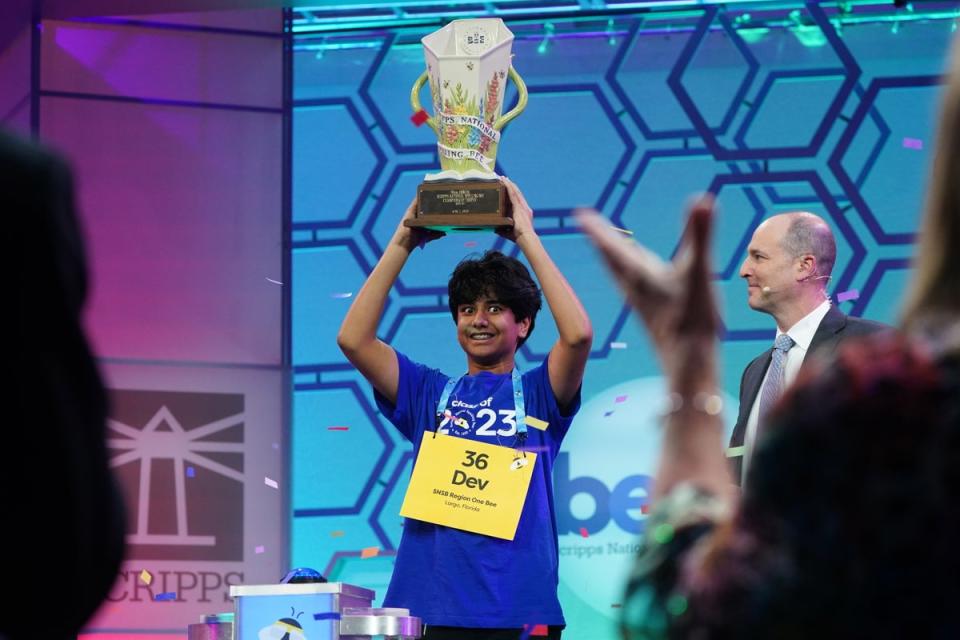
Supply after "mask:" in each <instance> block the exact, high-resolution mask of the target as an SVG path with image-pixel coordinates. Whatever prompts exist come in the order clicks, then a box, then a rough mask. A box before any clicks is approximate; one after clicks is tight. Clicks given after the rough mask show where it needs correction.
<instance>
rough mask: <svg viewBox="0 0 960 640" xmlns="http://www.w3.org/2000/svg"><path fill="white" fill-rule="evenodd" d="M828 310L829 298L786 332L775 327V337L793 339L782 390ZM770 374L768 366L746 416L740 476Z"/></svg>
mask: <svg viewBox="0 0 960 640" xmlns="http://www.w3.org/2000/svg"><path fill="white" fill-rule="evenodd" d="M829 310H830V300H829V299H827V300H824V301H823V302H821V303H820V306H818V307H817V308H816V309H814V310H813V311H811V312H810V313H808V314H807V315H805V316H804V317H803V318H801V319H800V320H799V321H798V322H797V323H796V324H795V325H793V326H792V327H790V328H789V329H787V331H786V332H783V331H781V330H780V328H779V327H778V328H777V337H779V336H780V334H782V333H786V334H787V335H788V336H790V338H791V339H792V340H793V343H794V344H793V347H791V348H790V350H789V351H787V357H786V361H785V362H784V363H783V390H784V391H786V389H787V387H789V386H790V385H791V384H792V383H793V381H794V380H796V379H797V374H798V373H800V365H802V364H803V359H804V358H806V357H807V350H808V349H809V348H810V342H812V341H813V334H815V333H816V332H817V329H818V328H819V327H820V323H821V322H822V321H823V318H824V316H826V315H827V311H829ZM769 375H770V367H767V372H766V373H765V374H764V375H763V382H761V383H760V390H759V391H758V392H757V397H756V398H755V399H754V401H753V407H752V408H751V409H750V417H748V418H747V433H746V434H745V435H744V439H743V443H744V445H746V449H745V451H744V455H743V466H742V477H741V480H744V479H746V477H747V467H748V466H749V465H750V458H751V457H752V456H753V445H754V442H755V441H756V439H757V422H758V418H759V415H760V396H761V395H763V386H764V385H765V384H767V376H769Z"/></svg>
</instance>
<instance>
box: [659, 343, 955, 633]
mask: <svg viewBox="0 0 960 640" xmlns="http://www.w3.org/2000/svg"><path fill="white" fill-rule="evenodd" d="M957 365H958V363H957V362H955V361H954V362H939V363H934V362H932V361H931V359H930V358H929V357H928V356H926V355H925V354H924V353H923V352H922V351H920V350H918V349H917V348H916V347H914V346H911V345H910V344H908V342H907V341H906V340H905V339H903V338H899V337H894V336H891V335H884V336H878V337H872V338H869V339H866V340H864V341H857V342H852V343H847V344H845V345H843V346H842V347H841V349H840V351H839V354H838V357H837V358H836V360H835V361H834V362H832V363H831V364H830V365H829V366H827V367H826V368H825V369H823V370H822V371H820V372H818V373H817V374H814V372H812V371H806V372H805V374H804V375H802V376H801V378H800V379H799V380H798V381H797V384H796V385H795V386H794V387H793V388H792V390H791V391H790V392H789V393H788V394H786V395H785V396H784V398H783V399H782V401H781V402H780V403H779V404H778V405H777V409H776V412H775V414H774V416H773V422H772V424H771V432H770V434H769V436H768V437H767V439H766V440H764V442H763V443H762V444H761V446H760V447H759V448H758V451H757V454H756V456H755V458H754V461H753V465H752V467H751V470H750V473H749V476H748V478H747V481H746V483H745V488H744V496H743V500H742V502H741V505H740V510H739V513H738V514H737V516H736V517H735V518H734V520H733V522H732V523H730V524H729V526H726V527H723V528H722V529H721V530H720V531H719V532H718V533H719V535H718V536H717V537H716V538H715V540H714V543H715V544H713V545H712V547H713V548H712V549H710V550H709V551H708V552H707V554H706V562H704V563H703V564H702V565H701V566H700V571H699V573H700V575H699V576H697V577H694V578H693V579H692V581H691V587H692V589H691V592H692V595H691V605H692V606H691V614H692V615H691V616H689V617H688V618H687V620H686V622H687V623H688V624H687V625H683V626H685V627H686V628H685V629H684V630H683V631H682V632H680V633H678V634H677V636H676V637H688V638H689V637H695V636H697V629H698V628H699V630H700V632H703V631H705V630H706V629H710V631H709V632H708V633H707V635H708V636H709V637H711V638H727V637H767V638H798V639H799V638H811V637H819V638H833V637H844V638H881V637H883V638H906V637H916V638H920V637H923V638H946V637H960V635H958V634H960V617H958V616H957V615H956V613H955V612H954V611H953V610H952V609H953V608H955V607H956V602H957V600H958V598H960V507H958V505H960V384H958V377H960V376H958V373H960V367H958V366H957Z"/></svg>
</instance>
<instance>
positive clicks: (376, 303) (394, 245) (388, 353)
mask: <svg viewBox="0 0 960 640" xmlns="http://www.w3.org/2000/svg"><path fill="white" fill-rule="evenodd" d="M416 206H417V201H416V199H414V200H413V202H411V203H410V206H409V207H407V210H406V212H404V215H403V220H406V219H408V218H412V217H413V215H414V212H415V211H416ZM403 220H401V221H400V224H399V225H398V226H397V230H396V231H395V232H394V234H393V238H391V239H390V243H389V244H388V245H387V248H386V249H385V250H384V252H383V255H382V256H380V260H379V261H378V262H377V266H376V267H374V269H373V271H372V272H371V273H370V276H369V277H368V278H367V281H366V282H365V283H364V284H363V287H362V288H361V289H360V291H359V292H358V293H357V295H356V297H355V298H354V299H353V304H351V305H350V309H349V310H348V311H347V315H346V316H345V317H344V319H343V323H342V324H341V325H340V332H339V333H338V334H337V344H338V345H339V346H340V350H341V351H343V354H344V355H345V356H346V357H347V360H349V361H350V362H351V363H352V364H353V366H355V367H356V368H357V370H358V371H359V372H360V373H361V374H363V377H364V378H366V379H367V380H368V381H369V382H370V384H371V385H373V387H374V388H375V389H376V390H377V391H379V392H380V393H381V394H383V396H385V397H386V398H387V399H388V400H389V401H390V402H392V403H395V402H396V400H397V385H398V381H399V375H400V372H399V368H398V366H397V355H396V352H394V350H393V348H392V347H390V345H388V344H387V343H385V342H383V341H382V340H380V339H379V338H378V337H377V326H378V325H379V324H380V318H381V317H382V316H383V308H384V306H385V305H386V302H387V295H388V294H389V293H390V288H391V287H393V283H394V282H396V280H397V276H399V275H400V270H401V269H403V265H405V264H406V263H407V258H409V257H410V253H411V252H412V251H413V250H414V249H415V248H416V247H417V246H418V245H419V244H420V243H421V242H424V241H430V240H433V239H436V238H439V237H440V236H441V235H443V234H442V233H439V232H436V231H429V230H414V229H410V228H409V227H406V226H404V224H403Z"/></svg>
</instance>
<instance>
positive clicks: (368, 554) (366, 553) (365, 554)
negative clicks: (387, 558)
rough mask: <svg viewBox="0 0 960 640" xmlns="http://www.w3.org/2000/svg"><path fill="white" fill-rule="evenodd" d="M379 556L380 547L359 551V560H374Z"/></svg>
mask: <svg viewBox="0 0 960 640" xmlns="http://www.w3.org/2000/svg"><path fill="white" fill-rule="evenodd" d="M378 555H380V547H367V548H366V549H360V559H361V560H366V559H367V558H376V557H377V556H378Z"/></svg>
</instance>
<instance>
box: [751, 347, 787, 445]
mask: <svg viewBox="0 0 960 640" xmlns="http://www.w3.org/2000/svg"><path fill="white" fill-rule="evenodd" d="M794 344H796V343H795V342H794V341H793V338H791V337H790V336H788V335H787V334H785V333H781V334H780V335H779V336H777V339H776V341H774V343H773V359H772V360H771V361H770V375H768V376H767V381H766V383H764V385H763V389H762V390H761V391H760V414H759V416H758V417H757V432H758V433H762V432H763V431H764V430H765V428H766V426H767V425H766V423H767V414H768V413H770V409H772V408H773V405H774V404H776V403H777V399H778V398H779V397H780V394H781V392H782V391H783V365H784V363H785V362H786V361H787V351H790V348H791V347H793V345H794Z"/></svg>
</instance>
